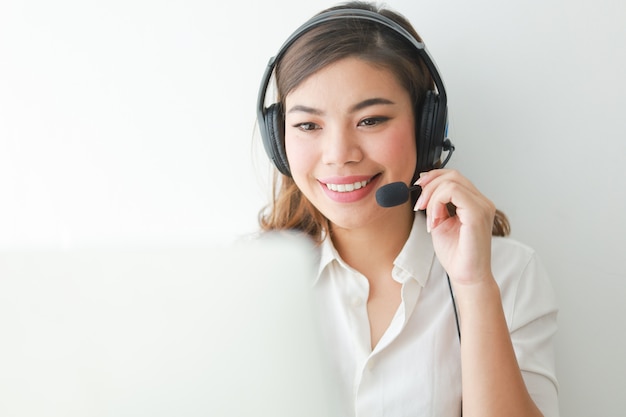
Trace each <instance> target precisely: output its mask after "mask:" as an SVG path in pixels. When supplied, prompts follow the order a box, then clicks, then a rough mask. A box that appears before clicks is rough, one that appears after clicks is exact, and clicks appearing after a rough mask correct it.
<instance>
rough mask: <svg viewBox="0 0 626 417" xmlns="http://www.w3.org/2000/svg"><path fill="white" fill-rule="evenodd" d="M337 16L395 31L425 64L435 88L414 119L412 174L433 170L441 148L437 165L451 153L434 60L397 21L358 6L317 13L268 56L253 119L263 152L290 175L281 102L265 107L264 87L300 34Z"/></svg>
mask: <svg viewBox="0 0 626 417" xmlns="http://www.w3.org/2000/svg"><path fill="white" fill-rule="evenodd" d="M339 19H350V20H364V21H371V22H375V23H378V24H380V25H382V26H385V27H387V28H389V29H391V30H393V31H395V32H396V33H398V34H399V35H401V36H402V37H404V38H405V39H406V40H407V41H409V42H410V43H411V44H412V45H413V46H414V47H415V50H416V52H417V54H418V56H419V57H420V58H421V59H422V61H423V62H424V64H426V67H427V68H428V72H429V73H430V75H431V77H432V78H433V81H434V83H435V87H436V91H434V90H430V91H428V92H427V93H426V97H425V99H424V104H423V106H422V111H421V117H419V118H417V120H416V122H418V124H419V131H418V132H416V142H417V143H416V144H417V149H418V154H417V159H418V160H417V171H416V173H419V172H423V171H428V170H430V169H433V168H434V167H435V164H436V163H437V162H439V160H440V158H441V153H442V151H444V150H445V151H448V155H447V157H446V159H445V161H444V162H443V163H442V165H441V167H443V166H445V164H447V163H448V161H449V160H450V157H451V156H452V153H453V152H454V145H452V142H450V140H449V139H447V138H446V134H447V124H448V108H447V96H446V90H445V87H444V85H443V80H442V79H441V76H440V75H439V72H438V71H437V67H436V65H435V62H434V61H433V59H432V58H431V57H430V54H429V53H428V51H427V50H426V45H424V43H423V42H419V41H418V40H417V39H415V37H414V36H413V35H411V34H410V33H409V32H408V31H407V30H406V29H404V28H403V27H402V26H400V25H399V24H398V23H396V22H394V21H393V20H391V19H389V18H388V17H386V16H383V15H381V14H379V13H376V12H371V11H369V10H361V9H338V10H332V11H327V12H323V13H320V14H319V15H317V16H315V17H313V18H312V19H310V20H309V21H308V22H306V23H304V24H303V25H302V26H300V27H299V28H298V29H297V30H296V31H295V32H294V33H293V34H292V35H291V36H290V37H289V38H288V39H287V40H286V41H285V43H284V44H283V45H282V46H281V48H280V49H279V51H278V53H277V54H276V55H275V56H274V57H272V58H270V60H269V62H268V64H267V68H266V69H265V74H264V75H263V79H262V81H261V87H260V89H259V95H258V101H257V121H258V124H259V130H260V132H261V138H262V139H263V146H264V147H265V152H267V155H268V156H269V158H270V159H271V161H272V162H273V163H274V165H275V166H276V168H278V170H279V171H280V172H281V173H282V174H284V175H287V176H291V172H290V170H289V163H288V161H287V155H286V152H285V141H284V130H285V115H284V113H283V109H282V105H281V103H274V104H272V105H270V106H269V107H265V97H266V93H267V87H268V85H269V83H270V79H271V78H272V73H273V71H274V68H275V66H276V62H277V61H278V60H279V59H280V58H281V57H282V56H283V55H284V53H285V52H286V50H287V49H288V48H289V47H290V46H291V45H292V44H293V43H294V42H295V41H296V40H297V39H298V38H299V37H300V36H302V35H303V34H304V33H306V32H307V31H309V30H310V29H312V28H314V27H316V26H319V25H321V24H323V23H325V22H329V21H332V20H339Z"/></svg>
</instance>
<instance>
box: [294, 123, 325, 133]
mask: <svg viewBox="0 0 626 417" xmlns="http://www.w3.org/2000/svg"><path fill="white" fill-rule="evenodd" d="M293 127H295V128H296V129H300V130H302V131H304V132H310V131H313V130H317V129H319V128H320V126H319V125H318V124H316V123H313V122H304V123H296V124H295V125H293Z"/></svg>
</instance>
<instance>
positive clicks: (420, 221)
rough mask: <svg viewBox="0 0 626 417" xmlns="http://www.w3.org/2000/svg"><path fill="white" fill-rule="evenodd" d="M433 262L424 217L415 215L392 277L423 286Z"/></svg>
mask: <svg viewBox="0 0 626 417" xmlns="http://www.w3.org/2000/svg"><path fill="white" fill-rule="evenodd" d="M434 260H435V249H434V248H433V241H432V238H431V236H430V234H429V233H428V232H427V231H426V216H425V215H424V214H423V213H421V212H419V213H416V214H415V219H414V220H413V227H412V229H411V234H410V235H409V238H408V239H407V241H406V243H405V244H404V247H403V248H402V250H401V251H400V253H399V254H398V256H397V257H396V260H395V261H394V262H393V264H394V267H395V268H394V275H395V276H396V279H398V280H399V281H400V282H406V281H407V280H408V279H411V278H412V279H415V280H416V281H417V282H418V283H419V284H420V285H421V286H425V285H426V282H427V281H428V277H429V275H430V270H431V268H432V266H433V262H434Z"/></svg>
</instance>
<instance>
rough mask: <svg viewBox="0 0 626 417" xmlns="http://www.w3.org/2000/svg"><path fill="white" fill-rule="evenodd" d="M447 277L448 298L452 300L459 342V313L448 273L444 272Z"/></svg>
mask: <svg viewBox="0 0 626 417" xmlns="http://www.w3.org/2000/svg"><path fill="white" fill-rule="evenodd" d="M446 277H447V278H448V288H449V289H450V299H451V300H452V308H453V309H454V320H455V321H456V332H457V334H458V335H459V342H461V325H460V324H459V313H458V311H457V309H456V301H455V300H454V292H453V291H452V283H451V282H450V275H448V273H446Z"/></svg>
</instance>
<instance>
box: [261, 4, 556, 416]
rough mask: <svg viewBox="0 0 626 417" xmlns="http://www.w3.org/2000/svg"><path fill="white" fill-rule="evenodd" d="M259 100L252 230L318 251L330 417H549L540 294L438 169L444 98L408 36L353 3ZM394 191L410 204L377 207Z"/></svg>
mask: <svg viewBox="0 0 626 417" xmlns="http://www.w3.org/2000/svg"><path fill="white" fill-rule="evenodd" d="M272 70H273V71H274V75H275V79H276V90H277V93H278V102H277V103H274V104H272V105H270V106H269V107H265V100H264V99H265V91H266V88H267V84H268V83H269V78H270V72H271V71H272ZM259 97H260V99H259V109H258V114H259V126H260V128H261V133H262V136H263V139H264V144H265V146H266V150H267V151H268V155H269V156H270V159H271V160H272V161H273V162H274V164H275V165H276V168H277V169H278V171H279V173H277V174H276V177H275V178H276V182H275V190H274V199H273V201H272V202H271V204H270V206H269V207H268V208H267V209H265V210H264V211H262V212H261V215H260V224H261V227H262V229H263V230H266V231H272V230H297V231H299V232H302V233H304V234H306V235H308V236H309V237H311V238H312V239H313V240H314V241H315V242H316V244H317V248H316V249H317V250H318V251H319V253H318V258H319V260H320V264H319V268H318V271H319V273H318V276H317V277H316V279H315V285H314V295H315V300H316V307H317V308H318V313H319V320H320V322H321V323H322V326H323V329H324V335H323V338H322V342H323V346H325V348H326V349H327V350H328V352H329V354H330V357H331V358H332V361H333V366H332V368H333V369H335V370H336V372H337V375H336V376H335V380H336V381H339V386H340V390H339V396H340V403H341V410H339V412H338V414H339V415H342V416H356V415H358V416H380V415H393V416H399V417H402V416H433V415H435V416H438V417H442V416H443V417H446V416H458V415H461V414H463V415H465V416H466V417H467V416H481V417H482V416H503V415H506V416H517V415H519V416H540V415H544V416H558V400H557V390H556V386H557V382H556V377H555V370H554V358H553V337H554V334H555V331H556V305H555V302H554V298H553V295H552V291H551V287H550V283H549V280H548V278H547V276H546V274H545V272H544V270H543V268H542V266H541V265H540V264H539V262H538V261H537V259H536V257H535V254H534V252H533V251H532V250H531V249H529V248H527V247H526V246H524V245H521V244H519V243H517V242H515V241H512V240H510V239H502V238H500V237H493V236H492V235H504V234H506V233H503V232H506V231H507V230H508V222H507V221H506V218H505V217H504V216H503V215H501V214H500V213H499V212H497V210H496V209H495V206H494V205H493V203H492V202H491V201H490V200H489V199H488V198H486V197H485V196H484V195H483V194H482V193H480V191H478V190H477V189H476V187H475V186H474V185H473V184H472V183H471V182H470V181H469V180H468V179H467V178H465V177H464V176H462V175H461V174H460V173H458V172H455V171H450V170H445V169H441V163H440V156H441V150H442V148H443V147H444V143H445V136H444V135H445V122H446V95H445V90H444V88H443V83H442V82H441V79H440V77H439V74H438V73H437V71H436V67H435V65H434V63H433V62H432V60H431V58H430V56H429V55H428V53H426V51H425V48H424V45H423V43H422V42H421V40H420V39H419V37H418V36H417V33H415V31H414V29H413V28H412V27H411V25H410V24H409V22H408V21H407V20H406V19H405V18H403V17H402V16H401V15H399V14H397V13H395V12H392V11H390V10H388V9H378V8H377V7H375V6H374V5H371V4H368V3H361V2H353V3H349V4H346V5H343V6H339V7H336V8H332V9H329V10H326V11H324V12H322V13H321V14H319V15H317V16H316V17H314V18H313V19H312V20H310V21H309V22H307V23H305V24H304V25H303V26H302V27H301V28H300V29H299V30H298V31H296V33H295V34H294V35H292V36H291V37H290V38H289V39H288V40H287V42H286V43H285V45H284V46H283V48H281V50H280V51H279V53H278V54H277V56H276V58H275V59H272V60H270V65H269V66H268V71H266V76H265V77H264V81H263V83H262V85H261V92H260V94H259ZM391 183H403V184H411V185H412V184H416V185H417V186H418V187H416V188H419V189H420V190H421V193H418V194H417V195H415V196H414V197H413V199H411V200H406V201H399V200H398V202H399V204H397V205H394V206H393V207H382V206H380V205H379V204H378V203H377V201H376V198H375V194H376V190H377V189H379V188H381V187H382V186H384V185H388V184H391ZM418 196H419V198H418ZM416 211H417V213H416ZM450 298H452V303H451V302H450ZM457 307H458V309H457ZM461 335H462V337H463V343H462V344H460V343H459V340H458V339H459V337H460V336H461Z"/></svg>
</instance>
